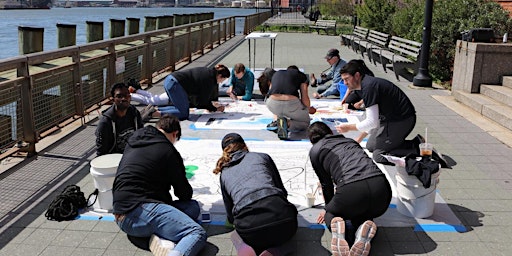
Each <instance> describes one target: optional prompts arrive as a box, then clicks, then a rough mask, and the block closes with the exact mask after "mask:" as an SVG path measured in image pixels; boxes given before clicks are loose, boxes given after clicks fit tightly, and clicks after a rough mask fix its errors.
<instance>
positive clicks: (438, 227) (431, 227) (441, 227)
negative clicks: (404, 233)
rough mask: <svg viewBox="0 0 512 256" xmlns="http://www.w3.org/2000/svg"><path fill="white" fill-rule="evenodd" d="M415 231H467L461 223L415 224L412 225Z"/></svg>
mask: <svg viewBox="0 0 512 256" xmlns="http://www.w3.org/2000/svg"><path fill="white" fill-rule="evenodd" d="M414 231H416V232H467V229H466V227H465V226H463V225H450V224H416V225H415V226H414Z"/></svg>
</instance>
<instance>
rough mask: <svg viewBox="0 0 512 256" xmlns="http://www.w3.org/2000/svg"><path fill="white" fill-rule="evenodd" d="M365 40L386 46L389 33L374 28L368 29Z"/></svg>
mask: <svg viewBox="0 0 512 256" xmlns="http://www.w3.org/2000/svg"><path fill="white" fill-rule="evenodd" d="M366 40H367V41H368V42H371V43H372V44H375V45H378V46H380V47H387V46H388V43H389V40H390V36H389V34H386V33H382V32H379V31H376V30H370V31H369V32H368V37H367V38H366Z"/></svg>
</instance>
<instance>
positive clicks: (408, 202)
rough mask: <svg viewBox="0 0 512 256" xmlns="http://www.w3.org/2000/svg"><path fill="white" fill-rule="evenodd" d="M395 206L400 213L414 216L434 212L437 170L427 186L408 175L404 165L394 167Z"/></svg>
mask: <svg viewBox="0 0 512 256" xmlns="http://www.w3.org/2000/svg"><path fill="white" fill-rule="evenodd" d="M396 168H397V174H396V192H397V197H398V201H397V205H396V208H397V210H398V212H400V213H401V214H403V215H405V216H408V217H414V218H428V217H430V216H432V214H433V213H434V207H435V199H436V187H437V183H439V174H440V172H441V171H438V172H436V173H434V174H432V177H431V183H430V187H429V188H425V187H423V183H422V182H421V181H420V180H419V179H418V178H417V177H416V176H414V175H409V174H408V173H407V171H406V170H405V168H404V167H398V166H397V167H396Z"/></svg>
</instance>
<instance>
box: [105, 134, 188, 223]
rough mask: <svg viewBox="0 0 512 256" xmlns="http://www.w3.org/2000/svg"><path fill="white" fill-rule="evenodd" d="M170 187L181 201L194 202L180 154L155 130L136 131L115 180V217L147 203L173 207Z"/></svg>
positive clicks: (129, 142) (129, 141)
mask: <svg viewBox="0 0 512 256" xmlns="http://www.w3.org/2000/svg"><path fill="white" fill-rule="evenodd" d="M171 187H172V188H173V191H174V195H175V196H176V197H178V198H179V199H180V200H190V199H191V198H192V186H190V183H189V182H188V180H187V178H186V176H185V166H184V165H183V159H182V158H181V155H180V153H179V152H178V150H176V148H175V147H174V145H173V144H172V143H171V142H170V141H169V140H168V139H167V138H166V137H165V136H164V134H163V133H162V132H160V131H159V130H158V129H156V128H155V127H153V126H146V127H144V128H143V129H140V130H137V131H135V132H134V133H133V135H132V136H131V137H130V139H128V144H127V145H126V148H125V150H124V154H123V157H122V159H121V162H120V163H119V167H118V169H117V173H116V178H115V180H114V187H113V189H112V193H113V197H114V199H113V201H114V213H117V214H124V213H127V212H129V211H131V210H133V209H134V208H135V207H137V206H138V205H139V204H140V203H145V202H154V203H165V204H171V203H172V201H173V198H172V196H171V194H170V192H169V190H170V189H171Z"/></svg>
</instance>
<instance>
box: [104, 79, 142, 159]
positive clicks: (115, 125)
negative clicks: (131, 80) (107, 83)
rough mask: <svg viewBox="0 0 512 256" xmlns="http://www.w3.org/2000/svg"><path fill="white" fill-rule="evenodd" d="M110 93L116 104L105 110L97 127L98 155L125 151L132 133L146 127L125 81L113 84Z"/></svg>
mask: <svg viewBox="0 0 512 256" xmlns="http://www.w3.org/2000/svg"><path fill="white" fill-rule="evenodd" d="M110 95H111V96H112V99H113V101H114V104H113V105H112V106H111V107H110V108H108V109H107V110H106V111H105V112H103V114H102V116H101V118H100V121H99V123H98V127H97V128H96V132H95V134H96V155H97V156H101V155H105V154H114V153H120V154H122V153H123V152H124V147H125V145H126V141H127V140H128V138H129V137H130V136H131V135H132V133H133V132H134V131H135V130H137V129H140V128H142V127H144V124H143V123H142V118H141V115H140V113H139V111H138V110H137V109H136V108H135V107H134V106H133V105H131V104H130V100H131V97H130V92H129V90H128V86H127V85H126V84H124V83H117V84H114V85H113V86H112V89H111V90H110Z"/></svg>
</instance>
